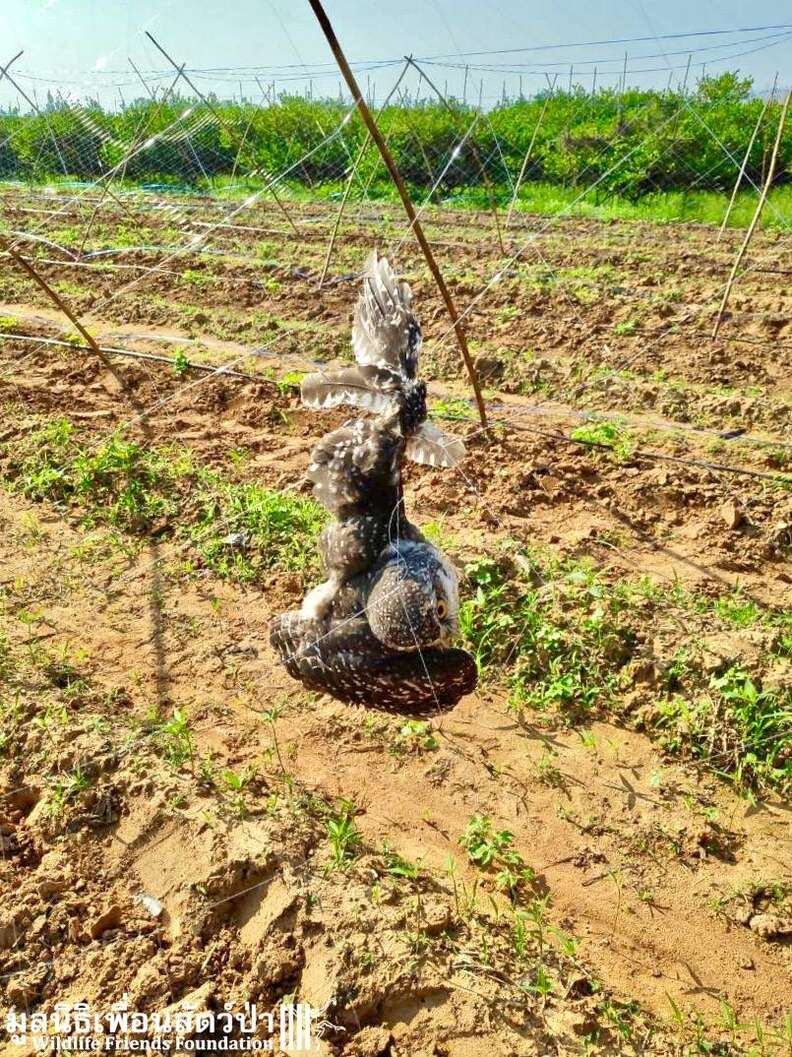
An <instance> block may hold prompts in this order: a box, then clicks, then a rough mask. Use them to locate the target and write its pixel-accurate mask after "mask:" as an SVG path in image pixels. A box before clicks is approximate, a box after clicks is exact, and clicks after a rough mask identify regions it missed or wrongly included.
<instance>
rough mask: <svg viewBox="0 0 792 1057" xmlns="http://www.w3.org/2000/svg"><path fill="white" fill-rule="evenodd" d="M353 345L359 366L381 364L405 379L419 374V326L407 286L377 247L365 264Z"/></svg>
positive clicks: (356, 313) (356, 309)
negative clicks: (381, 255)
mask: <svg viewBox="0 0 792 1057" xmlns="http://www.w3.org/2000/svg"><path fill="white" fill-rule="evenodd" d="M352 348H353V350H354V353H355V359H356V360H357V362H358V364H360V366H361V367H365V366H375V367H383V368H386V369H388V370H391V371H394V372H395V373H396V374H397V375H400V376H401V377H402V378H405V379H414V378H415V377H416V376H417V374H418V359H419V356H420V353H421V327H420V325H419V323H418V320H417V319H416V318H415V315H414V313H413V309H412V294H411V292H410V287H409V286H408V285H407V283H405V282H403V281H401V280H399V279H397V278H396V275H395V273H394V271H393V269H392V268H391V266H390V262H389V261H388V259H387V257H379V256H378V254H377V251H376V250H375V251H374V252H373V253H372V254H371V256H370V257H369V258H368V260H367V261H366V264H365V268H364V276H363V289H362V290H361V293H360V297H359V298H358V302H357V305H356V307H355V321H354V324H353V326H352Z"/></svg>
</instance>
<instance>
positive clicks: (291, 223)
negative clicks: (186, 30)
mask: <svg viewBox="0 0 792 1057" xmlns="http://www.w3.org/2000/svg"><path fill="white" fill-rule="evenodd" d="M146 36H147V37H148V39H149V40H150V41H151V43H152V44H153V45H154V47H155V48H156V49H157V51H159V52H160V53H161V54H162V55H164V56H165V58H166V59H167V60H168V62H169V63H170V64H171V66H172V67H173V68H174V70H176V72H177V73H179V75H180V76H181V78H182V80H184V81H185V82H186V83H187V84H188V85H189V86H190V88H192V90H193V91H194V92H195V94H196V95H197V96H198V98H199V99H200V100H201V102H202V103H203V104H204V106H205V107H206V108H207V110H208V111H209V113H210V114H212V115H213V116H214V117H215V119H216V120H217V121H218V122H219V124H220V125H221V126H222V127H223V128H225V129H227V130H228V131H230V132H231V134H232V135H233V136H234V138H236V136H237V132H236V129H230V128H229V126H228V122H227V121H226V119H225V118H224V117H223V115H222V114H220V113H219V112H218V110H217V108H216V107H215V106H213V105H212V103H211V102H210V101H209V100H208V99H207V98H206V96H205V95H204V93H203V92H202V91H201V89H200V88H197V87H196V86H195V84H194V83H193V82H192V81H191V80H190V78H189V77H188V76H187V74H186V73H185V72H184V63H182V65H181V66H179V65H178V63H176V62H175V61H174V60H173V59H172V58H171V57H170V55H168V53H167V51H165V49H164V48H163V47H162V45H161V44H158V43H157V41H156V40H155V38H154V37H153V36H152V35H151V34H150V33H149V31H148V30H146ZM264 176H265V179H266V180H267V185H268V190H269V192H270V194H271V195H272V197H273V199H274V200H275V203H276V204H277V206H278V208H279V209H280V211H281V213H283V215H284V217H285V218H286V220H287V222H288V224H289V226H290V227H291V229H292V231H293V232H294V234H295V235H299V234H300V232H299V231H298V230H297V225H296V224H295V223H294V221H293V220H292V218H291V216H290V215H289V211H288V210H287V209H286V206H285V205H284V204H283V202H282V201H281V199H280V196H279V195H278V192H277V190H276V189H275V184H274V183H273V182H272V180H271V178H270V176H269V174H268V173H265V174H264Z"/></svg>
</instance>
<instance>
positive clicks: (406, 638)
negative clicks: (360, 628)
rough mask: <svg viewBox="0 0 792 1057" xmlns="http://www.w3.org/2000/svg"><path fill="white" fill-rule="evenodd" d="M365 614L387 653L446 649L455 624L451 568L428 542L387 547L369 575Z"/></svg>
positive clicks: (455, 590)
mask: <svg viewBox="0 0 792 1057" xmlns="http://www.w3.org/2000/svg"><path fill="white" fill-rule="evenodd" d="M366 616H367V617H368V622H369V627H370V628H371V630H372V632H373V633H374V634H375V635H376V636H377V638H378V639H379V640H380V641H381V642H382V643H384V645H385V646H387V647H389V648H390V649H395V650H414V649H417V648H418V647H425V646H437V645H446V644H447V643H448V642H449V640H450V639H452V638H453V637H454V635H455V634H456V633H457V630H458V626H459V591H458V581H457V573H456V570H455V569H454V567H453V565H451V563H450V562H449V561H448V559H447V558H445V557H444V556H443V555H442V554H441V553H440V551H438V550H437V548H436V547H433V546H432V545H431V544H430V543H414V542H412V541H409V540H399V541H398V543H393V544H391V545H390V546H388V547H387V548H386V549H385V550H384V551H383V554H382V557H381V558H380V560H379V562H378V564H377V566H376V568H375V570H374V573H373V575H372V583H371V589H370V591H369V596H368V602H367V604H366Z"/></svg>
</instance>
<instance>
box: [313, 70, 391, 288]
mask: <svg viewBox="0 0 792 1057" xmlns="http://www.w3.org/2000/svg"><path fill="white" fill-rule="evenodd" d="M408 68H409V63H407V62H405V64H404V67H403V69H402V72H401V73H400V74H399V77H398V79H397V81H396V84H394V86H393V88H391V90H390V92H389V93H388V95H387V96H386V98H385V102H384V103H383V104H382V110H384V109H385V107H386V106H387V105H388V103H389V102H390V101H391V98H392V96H393V95H394V93H395V92H396V90H397V89H398V87H399V85H400V84H401V82H402V80H403V79H404V75H405V74H406V73H407V70H408ZM370 143H371V133H370V132H367V133H366V135H365V136H364V138H363V142H362V143H361V145H360V149H359V150H358V153H357V157H356V158H355V160H354V162H353V164H352V168H351V169H350V170H349V176H348V178H347V184H346V187H345V188H344V195H343V197H342V199H341V205H340V206H339V208H338V212H337V213H336V218H335V223H334V224H333V232H332V234H331V236H330V242H329V243H328V244H327V253H326V255H325V260H324V266H323V268H322V275H321V278H320V279H319V289H320V290H321V289H322V287H323V286H324V282H325V279H327V272H328V270H329V268H330V261H331V259H332V256H333V248H334V247H335V241H336V238H337V237H338V229H339V228H340V226H341V218H342V217H343V215H344V210H345V209H346V204H347V200H348V199H349V194H350V191H351V190H352V184H353V183H354V180H355V176H356V175H357V171H358V168H359V167H360V163H361V162H362V161H363V158H364V157H365V154H366V151H367V150H368V147H369V144H370ZM367 190H368V189H367V188H366V189H365V190H364V194H365V193H366V191H367Z"/></svg>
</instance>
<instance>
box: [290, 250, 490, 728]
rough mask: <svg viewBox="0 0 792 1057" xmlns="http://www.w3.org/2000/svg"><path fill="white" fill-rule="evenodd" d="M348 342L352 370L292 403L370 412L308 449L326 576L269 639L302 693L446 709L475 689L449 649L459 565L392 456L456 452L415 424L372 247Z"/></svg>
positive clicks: (411, 388)
mask: <svg viewBox="0 0 792 1057" xmlns="http://www.w3.org/2000/svg"><path fill="white" fill-rule="evenodd" d="M352 344H353V349H354V352H355V357H356V360H357V363H356V365H355V366H353V367H346V368H341V369H338V370H333V371H327V372H324V373H318V374H315V375H310V376H308V377H307V378H306V379H305V380H304V382H303V386H302V398H303V401H304V402H305V403H306V404H307V405H308V406H310V407H335V406H338V405H339V404H350V405H352V406H353V407H357V408H362V409H364V410H366V411H369V412H371V413H373V414H374V416H375V417H373V418H359V419H356V420H353V421H350V422H347V423H345V424H344V425H343V426H341V427H340V428H339V429H336V430H333V432H331V433H329V434H327V436H325V437H324V438H323V439H322V440H321V441H320V442H319V444H318V445H317V446H316V448H315V449H314V451H313V453H312V457H311V463H310V465H309V467H308V478H309V480H310V481H311V482H312V484H313V488H314V494H315V496H316V498H317V499H318V500H319V502H321V503H322V504H323V506H325V507H326V508H327V509H328V510H329V511H330V513H331V514H332V515H333V520H332V521H331V522H330V523H329V524H328V526H327V527H326V528H325V530H324V532H323V533H322V536H321V539H320V544H319V549H320V554H321V557H322V561H323V564H324V566H325V570H326V573H327V580H326V582H325V583H323V584H320V585H319V586H318V587H315V588H314V589H313V590H312V591H310V592H309V593H308V595H307V596H306V598H305V600H304V602H303V605H302V608H301V609H300V610H299V611H295V612H291V613H286V614H284V615H283V616H281V617H279V618H276V620H275V621H273V624H272V627H271V635H270V638H271V642H272V645H273V647H274V648H275V649H276V650H277V652H278V654H279V655H280V657H281V660H282V661H283V663H284V665H285V667H286V669H287V671H289V673H290V674H291V675H293V676H294V677H295V678H298V679H300V680H301V681H302V682H303V683H304V684H305V685H306V686H309V687H310V688H312V689H315V690H323V691H326V692H327V693H331V694H333V695H335V696H336V697H339V698H341V699H343V700H346V701H355V702H362V703H367V704H374V705H377V706H379V707H382V708H389V709H395V710H398V711H407V712H409V711H415V712H421V711H426V710H427V709H431V708H433V707H435V708H444V707H449V706H450V705H453V704H455V703H456V702H457V701H458V700H459V698H460V697H461V696H462V695H463V694H465V693H469V692H470V691H471V690H472V689H473V687H474V686H475V682H476V666H475V663H474V662H473V659H472V658H471V657H470V655H469V654H467V653H466V652H465V651H464V650H460V649H455V648H453V647H451V646H450V641H451V639H452V638H453V636H454V635H455V634H456V632H457V626H458V610H459V599H458V589H457V574H456V571H455V570H454V568H453V566H452V565H451V563H450V562H449V561H448V559H447V558H446V557H445V556H444V555H443V554H442V553H441V552H440V551H439V550H437V548H436V547H434V546H433V545H432V544H430V543H429V542H428V541H427V540H425V539H424V537H423V536H422V535H421V533H420V531H419V530H418V529H417V528H416V527H415V526H414V525H412V524H411V523H410V522H409V521H408V519H407V517H406V514H405V510H404V497H403V494H402V481H401V465H402V461H403V459H404V458H405V457H409V458H413V459H415V460H416V461H418V462H424V463H427V464H430V465H436V466H449V465H454V464H455V463H456V462H457V461H459V459H460V458H461V457H462V455H463V454H464V447H463V446H462V443H461V441H459V440H458V439H457V438H454V437H450V436H448V435H447V434H445V433H443V432H442V431H441V430H439V429H438V428H437V427H436V426H434V425H433V424H432V423H429V422H428V421H427V419H426V414H427V409H426V387H425V385H424V383H423V382H422V381H420V380H419V379H418V378H417V372H418V361H419V354H420V347H421V329H420V326H419V324H418V321H417V319H416V318H415V316H414V315H413V311H412V298H411V294H410V289H409V287H408V286H407V284H406V283H403V282H399V281H398V280H397V279H396V277H395V275H394V273H393V271H392V269H391V267H390V265H389V263H388V261H387V260H386V259H384V258H383V259H379V258H378V257H377V256H376V254H375V255H373V256H372V257H371V258H370V259H369V261H368V263H367V266H366V274H365V277H364V281H363V290H362V292H361V296H360V299H359V301H358V304H357V308H356V311H355V321H354V326H353V331H352Z"/></svg>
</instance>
